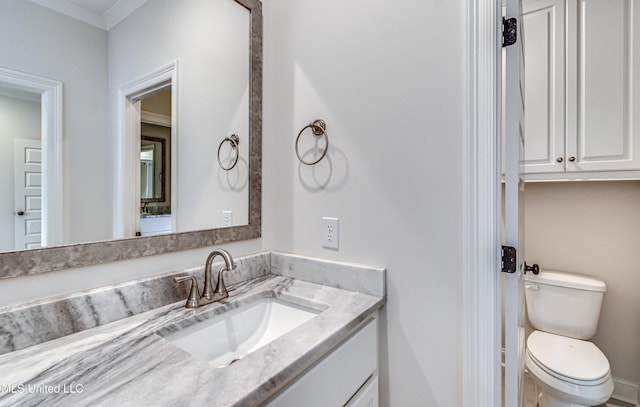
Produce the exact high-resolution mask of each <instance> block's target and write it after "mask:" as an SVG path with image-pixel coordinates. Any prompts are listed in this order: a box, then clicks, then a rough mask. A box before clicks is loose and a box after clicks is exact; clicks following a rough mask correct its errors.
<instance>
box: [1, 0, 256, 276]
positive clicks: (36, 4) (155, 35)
mask: <svg viewBox="0 0 640 407" xmlns="http://www.w3.org/2000/svg"><path fill="white" fill-rule="evenodd" d="M58 3H60V4H62V3H65V2H63V1H58V0H50V1H46V2H42V1H27V0H25V1H14V0H0V8H1V9H2V13H0V26H1V27H2V32H3V35H2V36H0V48H1V49H2V50H3V52H2V53H0V84H3V83H4V82H3V78H2V72H3V69H4V68H6V70H11V71H15V72H21V73H25V74H27V75H29V74H30V75H32V76H35V77H37V78H46V79H47V80H49V81H50V82H52V83H55V84H57V85H51V86H52V89H55V91H49V88H48V87H47V86H50V85H48V84H47V85H43V86H41V87H38V86H36V87H35V88H34V89H35V93H36V94H37V93H40V97H41V100H42V103H43V104H42V114H43V118H42V127H43V129H42V132H41V133H42V135H43V136H44V135H45V134H53V135H54V136H55V137H52V138H50V139H47V141H46V142H45V139H44V138H43V139H42V143H43V146H42V147H43V151H45V150H46V151H47V154H45V155H43V164H42V167H43V174H44V173H45V172H46V173H47V174H48V175H47V177H43V179H42V182H43V186H46V185H47V183H49V184H48V187H46V188H43V189H46V193H43V195H42V205H43V208H42V209H43V210H42V213H43V216H44V215H45V214H47V213H48V214H49V215H50V216H49V219H48V222H43V223H42V225H41V226H42V230H41V232H42V242H43V244H46V245H48V246H58V245H61V244H62V245H68V244H73V245H74V246H69V247H67V248H65V247H61V248H60V249H59V250H51V249H47V250H42V249H37V250H27V251H25V252H24V253H22V252H13V251H11V250H15V249H16V246H15V243H13V244H12V245H11V246H9V245H8V244H6V241H7V240H9V238H7V237H6V236H2V239H4V241H3V243H2V246H0V269H1V270H0V277H8V276H13V275H21V273H35V272H40V271H47V270H56V269H61V268H66V267H73V266H76V267H77V266H81V265H86V264H96V263H102V262H107V261H113V260H120V259H124V258H132V257H136V256H140V255H153V254H157V253H166V252H170V251H174V250H186V249H188V248H194V247H201V246H204V245H209V244H213V242H215V243H221V242H225V241H233V240H242V239H247V238H251V237H258V236H260V186H261V178H260V163H261V160H260V144H261V124H262V121H261V86H262V78H261V76H262V12H261V3H260V1H259V0H235V1H233V0H184V1H180V2H174V1H159V0H149V1H144V0H143V1H140V0H119V1H115V0H114V1H111V2H110V1H100V2H98V1H96V2H82V5H81V6H89V5H90V4H96V5H97V4H106V5H107V8H109V7H111V6H112V5H113V6H114V7H115V8H118V12H113V13H112V12H108V13H107V12H104V14H103V11H104V10H103V11H97V10H90V11H89V12H88V13H80V14H78V15H69V14H73V12H72V11H70V10H69V9H68V8H67V9H65V8H64V7H63V8H61V9H59V11H56V10H55V8H56V4H58ZM78 4H79V5H80V3H78ZM112 11H113V10H112ZM120 11H124V12H122V13H120ZM65 13H69V14H65ZM88 14H91V15H92V16H93V17H91V18H89V19H85V20H84V21H81V20H82V18H83V17H82V16H86V15H88ZM116 15H121V16H123V18H122V19H113V17H114V16H116ZM158 41H160V42H158ZM172 61H173V62H175V63H176V66H177V62H179V64H180V66H179V68H180V70H179V72H178V71H176V75H175V78H176V81H175V82H173V83H170V86H171V87H172V89H173V90H174V92H175V94H176V95H175V96H173V103H174V104H173V105H172V107H173V108H176V107H178V106H179V110H176V111H175V112H176V113H179V114H180V116H179V117H178V116H177V114H176V115H175V116H176V117H175V118H172V120H173V122H174V123H176V125H175V126H173V127H172V130H171V131H172V132H173V133H175V134H176V139H175V140H173V139H172V140H171V141H170V142H167V144H166V148H167V150H168V151H169V153H168V155H169V156H170V157H171V160H170V161H171V166H170V169H169V168H167V171H166V172H167V173H166V174H165V180H166V185H164V187H165V200H167V201H171V202H172V204H171V214H172V224H173V225H172V229H171V230H172V231H173V232H178V233H177V234H173V235H171V236H173V237H172V238H171V240H170V241H169V240H165V239H164V237H163V236H155V237H152V238H144V239H142V241H140V243H139V244H138V243H136V242H137V241H138V240H140V239H138V240H136V239H135V238H133V239H125V240H116V241H112V242H109V243H108V246H109V250H102V249H103V247H105V243H95V244H80V245H79V244H78V243H86V242H97V241H100V242H104V241H108V240H111V239H114V238H122V237H124V238H132V237H134V236H135V233H126V234H117V233H115V232H116V226H115V225H116V222H114V220H115V218H116V215H117V213H116V211H115V209H114V208H116V207H118V206H119V205H121V203H120V202H121V199H120V198H121V195H122V191H118V190H116V189H112V188H109V187H108V186H111V185H117V184H118V182H117V181H115V180H114V177H115V176H116V174H117V172H118V171H120V166H119V161H118V160H120V159H121V158H119V157H115V156H114V154H115V153H117V152H119V151H120V149H119V146H118V145H116V140H118V137H119V136H118V135H117V134H115V133H117V132H118V131H119V130H118V129H119V123H118V116H119V114H120V113H119V106H118V105H117V104H118V103H119V102H118V91H119V89H122V87H123V86H126V84H130V83H132V81H136V80H137V79H139V78H141V77H144V76H145V75H147V74H148V73H149V72H154V71H156V70H158V69H159V68H160V67H163V66H166V65H167V64H168V63H171V62H172ZM62 84H64V100H63V99H62ZM174 84H175V85H177V86H174ZM56 86H57V88H56ZM178 89H179V97H178V91H177V90H178ZM229 92H230V93H229ZM48 94H50V97H49V96H46V95H48ZM47 98H49V99H51V101H53V102H57V103H58V104H56V103H53V102H52V103H46V104H45V99H47ZM46 106H49V107H46ZM51 106H53V108H50V107H51ZM47 109H50V110H49V111H48V112H47ZM45 114H47V116H44V115H45ZM45 119H46V120H45ZM138 120H139V121H141V118H139V119H138ZM146 124H148V123H145V125H146ZM45 128H50V129H52V130H50V131H48V133H47V130H46V129H45ZM138 128H139V129H140V131H139V132H138V135H137V143H138V144H137V147H136V148H135V149H130V150H129V155H128V156H127V159H128V160H131V161H133V160H134V159H135V160H136V163H135V165H134V163H131V164H130V167H131V168H132V169H133V170H132V171H131V172H130V173H129V177H130V178H131V177H133V178H132V179H135V188H137V189H132V191H133V192H127V193H128V194H129V196H134V195H135V196H136V199H135V200H134V199H131V200H130V201H128V203H127V205H129V204H130V207H131V208H130V209H127V210H128V211H131V213H132V214H134V213H135V216H131V220H132V222H139V221H140V212H141V205H142V201H141V199H140V192H141V189H140V185H139V182H140V174H139V173H138V171H139V170H140V157H139V152H140V147H141V144H140V136H141V131H142V126H140V127H138ZM62 129H64V134H63V133H62ZM234 133H235V134H239V136H240V139H241V140H242V142H241V143H240V150H239V152H240V156H239V159H238V165H237V166H236V168H235V170H236V171H235V172H233V173H230V171H224V170H222V169H220V168H219V166H218V164H217V160H216V159H215V154H216V151H217V148H218V145H219V143H220V141H221V140H222V139H223V138H224V137H227V136H228V135H230V134H234ZM245 141H246V142H245ZM56 143H57V144H56ZM4 151H5V149H3V153H4ZM175 151H180V152H181V154H182V155H181V156H180V157H177V159H175V160H174V159H173V156H174V154H175ZM52 152H55V155H54V157H57V158H55V159H47V157H48V154H50V153H52ZM167 164H169V163H168V162H167ZM154 165H155V163H154ZM45 168H46V170H47V171H44V169H45ZM11 171H13V169H12V170H11ZM154 171H155V169H154ZM170 173H171V176H169V174H170ZM0 177H6V175H5V174H0ZM11 177H13V176H11ZM49 178H50V180H49ZM50 181H51V182H50ZM172 184H175V185H178V186H179V189H178V191H179V193H180V196H177V195H178V194H177V193H174V191H176V188H175V186H174V185H172ZM96 186H104V187H100V188H96ZM0 187H1V188H2V189H1V190H0V196H2V197H6V196H7V194H9V195H11V196H13V191H11V190H9V189H6V188H5V187H4V186H0ZM183 193H184V194H185V195H182V194H183ZM154 194H155V191H154ZM154 199H155V198H154ZM173 202H179V203H180V204H179V205H174V204H173ZM148 206H159V204H157V203H155V202H148ZM10 211H11V213H10V214H9V215H8V216H9V217H10V218H11V219H12V220H13V216H14V211H15V210H14V209H12V208H10ZM228 211H232V213H233V224H232V227H224V226H225V223H224V222H225V219H227V217H226V213H227V212H228ZM2 216H6V214H1V215H0V217H2ZM3 225H4V224H3ZM3 229H4V227H3ZM32 230H34V229H33V228H32ZM132 230H133V231H134V232H135V229H132ZM192 231H198V232H192ZM200 231H201V232H200ZM184 232H190V233H184ZM10 234H12V233H10ZM148 239H151V240H148ZM10 240H14V237H13V236H12V237H11V238H10ZM25 247H26V246H25ZM2 251H3V252H2ZM69 251H73V253H69Z"/></svg>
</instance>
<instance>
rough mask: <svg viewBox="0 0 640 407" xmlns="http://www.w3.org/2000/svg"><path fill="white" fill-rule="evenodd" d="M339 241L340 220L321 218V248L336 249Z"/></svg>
mask: <svg viewBox="0 0 640 407" xmlns="http://www.w3.org/2000/svg"><path fill="white" fill-rule="evenodd" d="M339 241H340V219H338V218H327V217H323V218H322V247H324V248H326V249H336V250H337V249H338V244H339Z"/></svg>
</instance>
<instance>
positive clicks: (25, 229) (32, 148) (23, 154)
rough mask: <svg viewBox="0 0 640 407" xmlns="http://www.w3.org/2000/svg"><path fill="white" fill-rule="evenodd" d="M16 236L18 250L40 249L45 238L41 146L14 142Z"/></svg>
mask: <svg viewBox="0 0 640 407" xmlns="http://www.w3.org/2000/svg"><path fill="white" fill-rule="evenodd" d="M14 201H15V205H14V218H15V222H14V234H15V248H16V249H18V250H19V249H30V248H34V247H40V246H41V241H42V236H41V229H42V227H41V226H42V146H41V143H40V140H26V139H15V140H14Z"/></svg>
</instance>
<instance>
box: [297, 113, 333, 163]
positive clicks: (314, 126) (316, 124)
mask: <svg viewBox="0 0 640 407" xmlns="http://www.w3.org/2000/svg"><path fill="white" fill-rule="evenodd" d="M308 128H310V129H311V132H312V133H313V135H314V136H316V137H323V136H324V138H325V140H326V144H325V146H324V151H322V155H321V156H320V158H318V159H317V160H315V161H313V162H308V161H305V160H303V159H302V156H300V151H299V148H298V143H299V142H300V136H301V135H302V133H303V132H304V131H305V130H306V129H308ZM328 149H329V137H328V136H327V125H326V123H325V122H324V120H322V119H316V120H314V121H313V123H309V124H307V125H306V126H304V127H303V128H302V130H300V133H298V137H296V155H297V156H298V160H300V162H301V163H302V164H306V165H314V164H317V163H319V162H320V161H321V160H322V159H323V158H324V156H325V155H327V150H328Z"/></svg>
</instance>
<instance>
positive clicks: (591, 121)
mask: <svg viewBox="0 0 640 407" xmlns="http://www.w3.org/2000/svg"><path fill="white" fill-rule="evenodd" d="M638 3H639V2H638V1H635V0H573V1H570V2H569V10H570V15H571V14H573V12H574V11H573V10H572V8H576V7H577V9H576V10H575V14H576V16H577V18H576V19H575V20H574V19H571V18H570V19H569V21H570V24H571V25H570V26H569V31H568V32H569V33H572V34H571V35H572V36H573V35H575V42H574V41H573V39H572V38H570V39H569V44H571V43H573V44H575V45H574V46H573V47H571V48H570V50H571V53H570V54H569V58H568V60H570V61H575V64H576V68H575V71H574V72H575V78H576V79H575V81H576V89H575V93H573V94H572V93H569V97H570V102H569V104H570V105H571V99H573V98H574V97H575V99H574V100H575V101H576V102H577V103H576V108H575V112H570V116H571V115H572V114H575V116H574V117H575V119H574V120H575V122H576V124H575V127H576V128H575V132H573V131H570V132H569V133H568V136H569V138H568V140H567V160H568V162H567V170H568V171H611V170H636V169H640V127H639V126H640V124H639V123H638V121H640V114H639V112H640V92H639V90H640V80H639V78H640V76H639V75H640V70H639V69H638V67H639V65H640V55H638V54H639V53H640V35H639V33H640V24H639V23H640V4H638ZM571 71H573V69H572V70H570V72H571Z"/></svg>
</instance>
